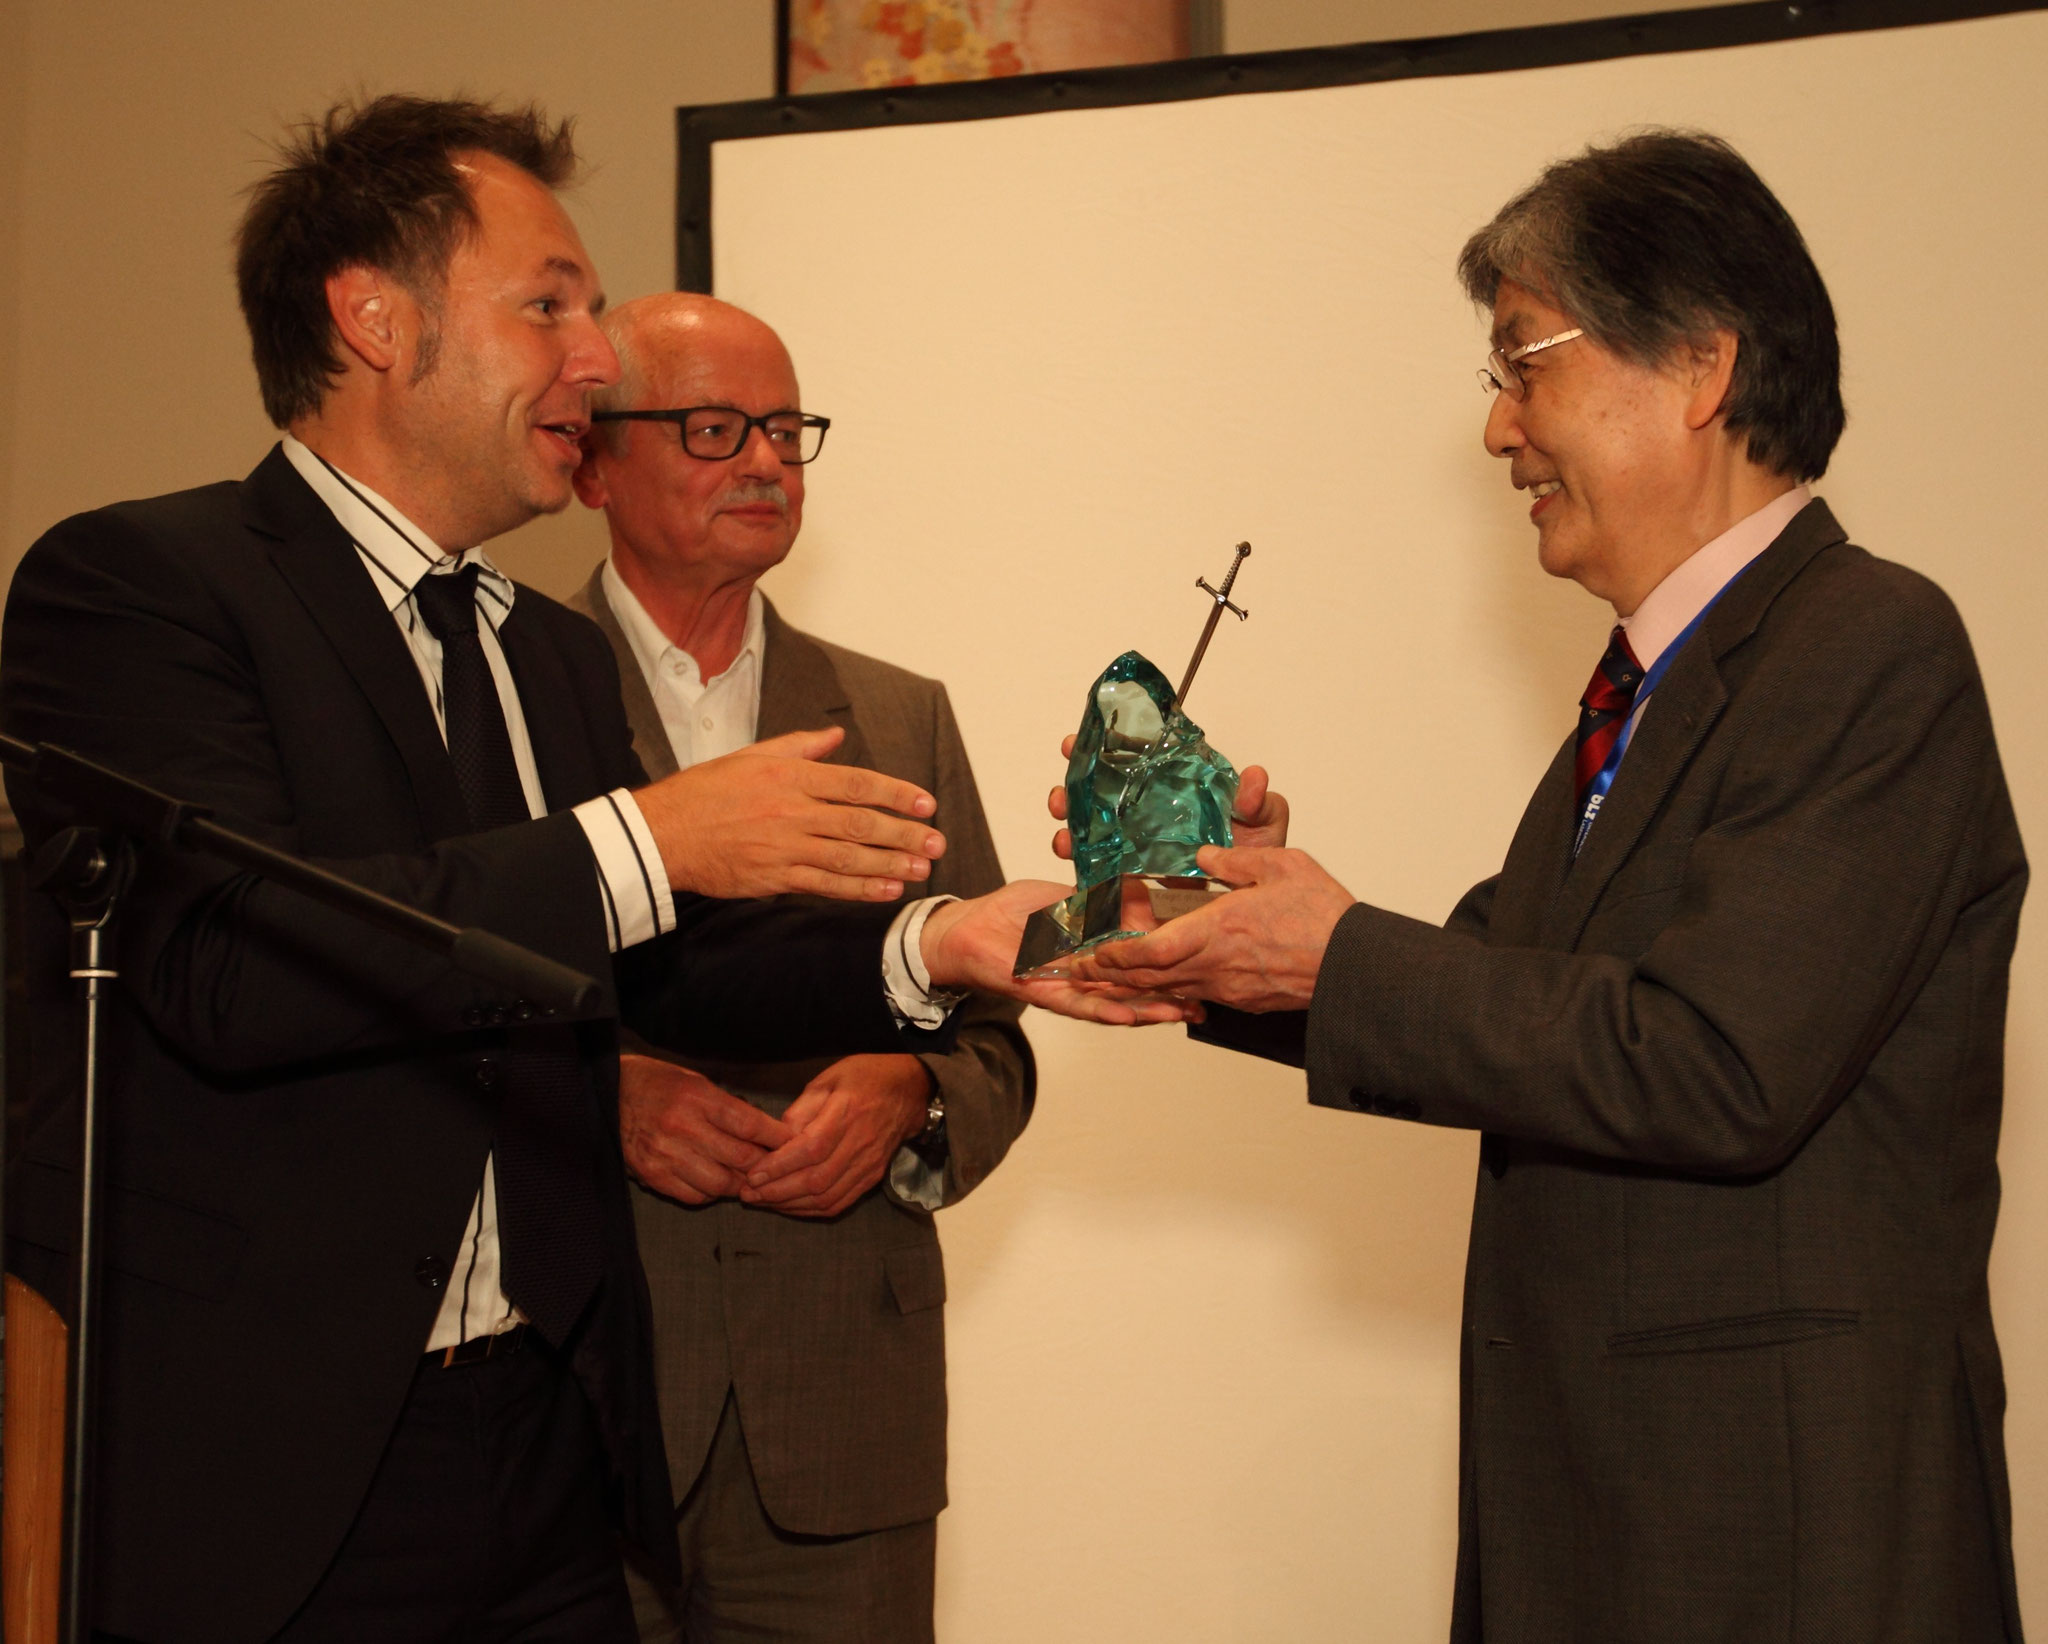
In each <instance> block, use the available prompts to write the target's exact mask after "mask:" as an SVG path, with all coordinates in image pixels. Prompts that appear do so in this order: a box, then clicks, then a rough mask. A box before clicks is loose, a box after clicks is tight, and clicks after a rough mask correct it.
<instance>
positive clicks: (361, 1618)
mask: <svg viewBox="0 0 2048 1644" xmlns="http://www.w3.org/2000/svg"><path fill="white" fill-rule="evenodd" d="M603 1458H604V1452H603V1448H602V1445H601V1443H600V1440H599V1437H598V1432H597V1423H596V1419H595V1417H594V1416H593V1415H592V1413H591V1409H590V1403H589V1400H588V1399H586V1398H585V1397H584V1394H583V1389H582V1388H581V1387H580V1386H579V1385H578V1384H577V1381H576V1378H575V1377H574V1376H573V1375H571V1374H570V1373H569V1371H568V1368H567V1366H566V1363H565V1361H564V1360H563V1359H562V1357H561V1356H560V1355H559V1354H557V1353H555V1352H554V1350H553V1349H551V1348H549V1347H548V1346H546V1345H545V1343H543V1342H542V1341H541V1340H540V1338H539V1337H538V1336H537V1335H536V1334H535V1333H534V1332H533V1331H531V1330H527V1331H524V1332H522V1333H521V1336H520V1340H519V1344H518V1346H517V1347H516V1349H515V1350H514V1351H512V1352H509V1353H499V1354H495V1355H493V1356H492V1357H491V1358H488V1359H484V1360H482V1361H480V1362H478V1363H474V1364H462V1365H456V1366H454V1367H452V1368H447V1369H444V1368H442V1367H441V1365H440V1362H439V1359H438V1358H429V1359H423V1360H422V1361H421V1365H420V1368H419V1370H418V1371H417V1372H415V1374H414V1376H413V1384H412V1391H411V1393H410V1394H409V1395H408V1396H407V1398H406V1402H405V1411H404V1414H403V1415H402V1416H401V1417H400V1418H399V1423H398V1428H397V1431H396V1432H394V1433H393V1434H392V1437H391V1443H390V1446H389V1447H388V1448H387V1449H386V1450H385V1452H384V1458H383V1460H382V1461H380V1462H379V1463H378V1465H377V1472H376V1476H375V1477H374V1478H373V1479H372V1480H371V1483H370V1493H369V1495H368V1496H367V1497H365V1498H364V1501H363V1506H362V1510H361V1511H360V1512H359V1513H358V1514H357V1515H356V1521H355V1523H354V1525H353V1526H352V1527H351V1528H350V1530H349V1533H348V1536H347V1538H346V1539H345V1540H344V1541H343V1542H342V1544H341V1550H340V1552H338V1553H337V1554H336V1555H335V1560H334V1563H333V1564H332V1565H331V1566H330V1567H329V1569H328V1571H327V1573H326V1575H324V1576H322V1577H321V1579H320V1583H319V1585H318V1586H316V1587H315V1588H314V1589H313V1593H312V1596H311V1597H310V1598H308V1599H307V1600H306V1603H305V1606H304V1607H303V1608H302V1609H301V1610H300V1611H299V1613H298V1614H297V1615H295V1616H294V1617H292V1619H291V1621H290V1623H289V1624H288V1625H287V1626H286V1627H285V1629H284V1630H283V1631H282V1632H280V1633H278V1634H277V1635H276V1638H275V1639H274V1641H273V1644H366V1641H367V1640H371V1639H375V1640H376V1641H377V1644H556V1641H560V1644H612V1641H615V1640H616V1641H618V1644H632V1640H633V1636H634V1633H633V1615H632V1606H631V1604H630V1602H629V1600H628V1599H627V1597H626V1587H625V1578H624V1576H623V1574H622V1573H621V1570H620V1566H619V1552H618V1543H617V1541H616V1539H615V1538H614V1533H613V1530H612V1526H611V1525H610V1523H609V1522H608V1519H607V1515H606V1512H605V1504H604V1482H603V1481H604V1459H603Z"/></svg>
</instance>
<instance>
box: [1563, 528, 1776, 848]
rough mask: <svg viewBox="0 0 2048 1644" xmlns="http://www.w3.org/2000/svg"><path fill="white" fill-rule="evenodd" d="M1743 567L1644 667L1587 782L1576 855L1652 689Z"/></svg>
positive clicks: (1574, 842)
mask: <svg viewBox="0 0 2048 1644" xmlns="http://www.w3.org/2000/svg"><path fill="white" fill-rule="evenodd" d="M1752 563H1753V562H1752ZM1748 569H1749V566H1748V565H1745V566H1743V567H1742V571H1746V570H1748ZM1742 571H1737V572H1736V573H1735V575H1734V576H1732V577H1730V578H1729V579H1728V580H1727V581H1726V582H1724V583H1722V584H1721V586H1720V587H1719V588H1718V589H1717V590H1716V591H1715V593H1714V597H1713V598H1712V599H1710V600H1708V601H1707V602H1706V604H1704V605H1702V606H1701V607H1700V609H1699V614H1698V615H1697V616H1695V617H1694V618H1693V619H1692V621H1690V622H1688V623H1687V624H1686V625H1685V626H1684V627H1683V628H1681V629H1679V631H1678V637H1677V638H1676V639H1674V640H1672V642H1671V643H1670V644H1669V645H1667V646H1665V647H1664V649H1663V650H1661V651H1659V652H1658V653H1657V660H1656V661H1655V662H1653V663H1651V664H1650V666H1649V667H1648V668H1646V669H1645V670H1644V671H1643V682H1642V683H1641V684H1640V685H1638V686H1637V687H1636V694H1635V700H1634V702H1632V703H1631V704H1630V706H1629V712H1628V718H1627V719H1625V720H1624V721H1623V722H1622V726H1621V735H1619V736H1617V737H1616V738H1615V739H1614V746H1613V747H1611V748H1609V749H1608V750H1607V759H1606V761H1605V763H1603V764H1602V765H1601V767H1600V769H1599V770H1597V771H1596V772H1594V773H1593V780H1592V781H1591V782H1589V783H1588V784H1587V785H1586V803H1585V807H1584V808H1583V809H1582V810H1581V811H1580V812H1579V827H1578V831H1577V832H1576V833H1575V834H1573V835H1572V855H1573V856H1577V855H1578V854H1579V851H1580V850H1581V848H1583V847H1584V845H1585V843H1586V835H1587V834H1589V833H1591V832H1592V831H1593V819H1594V818H1595V817H1596V816H1598V815H1599V814H1600V807H1601V805H1602V804H1603V803H1604V802H1605V800H1606V798H1607V790H1608V789H1609V788H1611V787H1613V786H1614V773H1615V772H1616V771H1618V770H1620V769H1621V756H1622V755H1623V754H1625V753H1627V752H1628V744H1629V738H1631V737H1632V736H1634V735H1635V734H1636V722H1637V721H1638V720H1640V719H1641V718H1642V716H1643V710H1644V708H1645V707H1647V706H1648V704H1649V701H1650V693H1651V692H1652V691H1654V690H1656V688H1657V686H1658V684H1659V683H1660V682H1661V681H1662V680H1663V678H1664V676H1665V675H1666V674H1667V673H1669V672H1670V671H1671V664H1672V662H1673V661H1674V660H1675V659H1676V658H1677V656H1678V653H1679V652H1680V651H1682V650H1684V649H1685V642H1686V641H1687V640H1689V639H1691V638H1692V636H1693V633H1694V632H1695V630H1697V629H1698V627H1699V625H1700V624H1701V623H1702V622H1705V621H1706V620H1707V613H1708V612H1709V611H1711V610H1712V609H1713V608H1714V607H1715V606H1716V605H1718V604H1719V603H1720V602H1721V595H1723V594H1725V593H1727V592H1728V590H1729V589H1730V588H1733V587H1734V586H1735V584H1736V583H1737V581H1739V580H1740V579H1741V576H1742Z"/></svg>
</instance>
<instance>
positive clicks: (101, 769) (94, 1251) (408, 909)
mask: <svg viewBox="0 0 2048 1644" xmlns="http://www.w3.org/2000/svg"><path fill="white" fill-rule="evenodd" d="M0 763H5V764H7V765H10V766H13V767H14V768H16V769H17V770H20V771H23V772H25V773H26V774H27V775H28V776H29V777H30V779H31V780H32V781H34V783H35V784H36V786H37V787H38V788H40V789H41V790H42V791H43V792H44V793H45V794H46V795H48V796H49V797H51V798H53V799H59V800H62V801H64V802H65V803H67V804H68V805H69V806H70V807H71V808H72V810H73V811H74V813H75V814H77V815H78V816H80V817H81V818H83V819H84V820H82V821H81V822H80V823H79V824H78V825H77V826H74V827H70V828H66V829H65V830H64V831H63V832H62V833H59V834H57V835H55V836H54V837H53V838H51V839H50V840H48V841H47V842H46V843H45V844H44V845H43V848H42V849H41V850H39V851H37V852H36V855H35V860H34V862H33V863H32V865H31V867H30V870H29V883H30V884H31V885H33V886H34V887H36V888H37V889H40V890H44V891H47V892H49V893H50V894H51V895H52V896H54V897H55V898H56V899H57V901H58V902H59V903H60V904H61V905H62V906H63V908H64V912H65V915H66V917H67V919H68V920H69V922H70V926H71V953H70V966H71V976H72V978H73V980H75V981H76V982H78V984H79V988H80V996H81V998H82V1000H83V1002H84V1006H85V1045H84V1050H85V1057H84V1062H83V1078H82V1080H81V1090H80V1093H79V1094H80V1123H81V1126H82V1132H83V1134H82V1140H81V1146H80V1152H79V1167H78V1168H79V1213H78V1287H77V1292H76V1295H75V1298H74V1312H73V1316H72V1324H71V1342H70V1360H71V1367H70V1368H71V1375H70V1387H69V1393H70V1397H69V1400H68V1403H69V1426H70V1434H69V1442H68V1444H67V1445H66V1451H65V1477H66V1481H67V1483H68V1484H69V1501H68V1503H67V1508H66V1512H65V1519H64V1549H65V1551H64V1616H65V1619H64V1628H63V1635H64V1638H65V1640H66V1644H84V1641H85V1639H86V1638H87V1636H88V1634H87V1627H86V1571H87V1554H88V1551H89V1540H90V1520H89V1519H88V1517H87V1509H88V1500H87V1497H88V1494H89V1491H88V1483H89V1480H90V1477H91V1475H90V1473H89V1472H88V1471H87V1463H88V1459H89V1456H90V1453H91V1450H90V1446H91V1439H92V1398H91V1395H92V1389H93V1370H94V1361H93V1356H92V1355H93V1326H94V1311H95V1307H96V1303H97V1300H98V1289H99V1269H100V1260H99V1257H100V1252H99V1248H98V1243H97V1238H96V1234H97V1220H98V1209H99V1205H98V1200H99V1172H100V1157H99V1106H100V1100H99V1097H100V1071H101V1066H102V1059H101V1054H100V1050H101V1041H102V1037H103V1022H104V1009H103V1007H104V1005H105V1003H106V1000H107V997H108V992H109V988H108V984H110V983H112V982H113V981H115V980H116V979H117V978H118V974H119V973H118V972H117V971H116V970H115V969H114V942H113V936H114V931H115V926H116V921H117V917H118V915H119V912H120V905H121V897H122V894H123V892H125V891H126V890H127V888H128V886H129V883H130V882H131V881H132V879H133V878H134V874H135V844H134V841H135V840H136V839H138V838H140V839H150V840H157V841H161V842H162V843H164V844H168V845H172V846H176V847H178V848H180V849H183V850H192V851H200V852H203V853H205V854H207V855H209V856H215V857H219V858H221V859H222V860H224V861H227V862H232V863H234V864H235V865H236V866H238V867H242V868H248V869H253V870H254V871H256V872H258V873H260V874H262V875H263V876H264V877H265V878H266V879H269V880H271V881H272V882H273V883H275V884H280V885H284V886H287V887H289V888H290V889H293V890H296V891H298V892H299V893H300V894H302V895H305V896H309V897H311V898H313V899H314V900H315V901H317V902H323V903H325V904H326V905H327V906H329V907H332V908H338V909H340V910H341V911H342V912H343V913H347V914H351V915H353V916H354V917H356V918H358V919H360V920H361V921H363V923H365V924H368V925H373V926H375V927H376V928H378V929H379V930H384V931H388V932H390V933H392V934H393V935H396V936H399V937H401V938H403V939H405V940H406V941H409V942H412V943H414V944H415V945H417V946H419V947H423V948H426V949H428V950H429V951H430V952H434V953H439V954H443V955H445V956H446V957H447V959H448V961H449V962H450V963H451V964H452V965H454V967H455V968H456V969H457V970H460V971H463V972H465V973H467V974H468V975H471V976H474V977H477V978H478V979H480V980H482V981H486V982H490V983H492V984H494V985H495V986H497V987H500V988H503V989H505V990H506V991H507V992H508V993H510V994H512V995H513V996H514V997H517V998H524V999H531V1000H532V1001H533V1002H534V1003H535V1004H536V1005H537V1006H539V1007H540V1008H541V1009H542V1010H544V1011H547V1012H550V1013H555V1012H561V1013H566V1014H569V1015H582V1014H586V1013H588V1012H589V1011H592V1010H594V1009H595V1008H596V1006H597V1003H598V1000H599V998H600V990H599V988H598V985H597V983H596V982H595V981H593V980H592V979H591V978H590V977H588V976H586V975H584V974H583V973H582V972H581V971H578V970H573V969H571V968H570V967H569V966H567V965H563V964H558V963H557V962H556V961H554V960H552V959H549V958H547V957H546V956H544V955H542V954H538V953H535V952H533V951H532V950H531V949H530V948H524V947H521V946H520V945H519V944H518V943H516V942H508V941H506V940H505V939H504V938H503V937H500V936H494V935H492V934H491V933H490V932H489V931H486V930H479V929H477V928H476V927H474V926H461V925H454V924H450V923H449V922H448V921H447V920H445V919H437V918H436V917H434V915H432V914H430V913H424V912H422V911H421V910H420V909H418V908H415V907H412V906H410V905H409V904H407V903H404V902H401V901H399V900H397V899H396V898H395V897H390V896H386V895H384V894H383V893H381V892H379V891H373V890H370V889H368V888H367V887H366V886H363V885H358V884H357V883H355V881H354V880H352V879H346V878H343V877H342V876H341V875H340V874H338V873H331V872H329V871H328V870H327V869H325V868H319V867H315V866H314V865H313V864H312V863H310V862H307V861H304V860H302V859H301V858H299V857H296V856H293V855H292V854H291V853H290V852H288V851H281V850H277V849H274V848H273V847H271V846H269V845H265V844H263V843H262V842H261V841H260V840H256V839H252V838H250V837H249V836H248V835H246V834H242V833H237V832H236V831H235V830H234V829H232V828H226V827H223V826H221V825H220V824H219V823H218V822H215V821H214V820H213V819H212V815H211V813H210V812H209V811H208V810H207V808H206V807H205V806H203V805H194V804H191V803H188V802H187V801H185V800H181V799H176V798H173V797H172V796H171V795H169V794H166V793H161V792H159V791H158V790H156V789H154V788H151V787H149V786H148V785H147V784H145V783H142V782H137V781H136V780H134V779H133V778H132V777H127V776H123V775H122V774H121V773H120V772H118V771H115V770H111V769H109V768H108V767H106V766H104V765H99V764H95V763H94V762H93V761H92V760H89V759H86V758H84V757H83V756H82V755H79V754H75V753H72V752H70V751H69V750H68V749H65V748H59V747H55V746H53V745H52V744H50V743H47V742H42V743H30V742H22V741H20V740H18V739H16V738H14V737H11V736H0Z"/></svg>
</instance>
